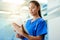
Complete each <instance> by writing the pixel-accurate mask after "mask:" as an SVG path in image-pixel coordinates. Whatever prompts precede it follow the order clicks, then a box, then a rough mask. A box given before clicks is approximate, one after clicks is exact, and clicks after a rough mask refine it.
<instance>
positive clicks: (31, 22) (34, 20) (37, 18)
mask: <svg viewBox="0 0 60 40" xmlns="http://www.w3.org/2000/svg"><path fill="white" fill-rule="evenodd" d="M39 18H41V17H39ZM39 18H37V19H35V20H34V21H33V22H32V19H31V20H30V23H34V22H36V21H37V20H38V19H39Z"/></svg>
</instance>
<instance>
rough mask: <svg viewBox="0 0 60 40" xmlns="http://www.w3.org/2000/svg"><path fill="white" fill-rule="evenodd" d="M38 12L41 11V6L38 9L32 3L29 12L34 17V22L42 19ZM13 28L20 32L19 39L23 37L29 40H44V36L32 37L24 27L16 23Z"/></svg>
mask: <svg viewBox="0 0 60 40" xmlns="http://www.w3.org/2000/svg"><path fill="white" fill-rule="evenodd" d="M38 10H39V6H38V7H37V6H36V5H35V4H34V3H30V4H29V11H30V14H31V15H32V16H33V19H32V21H34V20H36V19H37V18H40V16H39V15H38ZM13 27H14V30H16V32H18V34H17V35H16V37H17V38H21V36H19V35H22V36H23V37H26V38H28V39H29V40H42V38H43V35H41V36H30V35H28V34H27V33H26V31H25V30H24V27H23V25H21V26H19V25H18V24H16V23H13Z"/></svg>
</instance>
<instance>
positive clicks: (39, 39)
mask: <svg viewBox="0 0 60 40" xmlns="http://www.w3.org/2000/svg"><path fill="white" fill-rule="evenodd" d="M24 37H26V38H28V39H29V40H42V38H43V36H30V35H28V34H24Z"/></svg>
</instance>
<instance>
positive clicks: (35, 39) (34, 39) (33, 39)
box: [13, 24, 43, 40]
mask: <svg viewBox="0 0 60 40" xmlns="http://www.w3.org/2000/svg"><path fill="white" fill-rule="evenodd" d="M13 25H14V28H15V30H16V31H17V32H18V33H19V34H21V35H23V36H24V37H26V38H28V39H29V40H42V38H43V36H30V35H28V34H27V33H26V31H25V30H24V28H23V26H21V27H20V28H19V27H18V25H16V24H13Z"/></svg>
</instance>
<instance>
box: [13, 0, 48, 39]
mask: <svg viewBox="0 0 60 40" xmlns="http://www.w3.org/2000/svg"><path fill="white" fill-rule="evenodd" d="M29 11H30V14H31V15H32V16H33V18H32V19H30V20H27V22H26V25H25V27H23V25H21V26H19V25H17V24H16V23H13V26H14V28H15V30H16V32H18V34H17V35H16V37H18V38H21V39H22V40H44V37H45V34H47V24H46V22H45V20H44V19H43V18H42V17H41V12H40V4H39V3H38V2H37V1H30V3H29Z"/></svg>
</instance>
